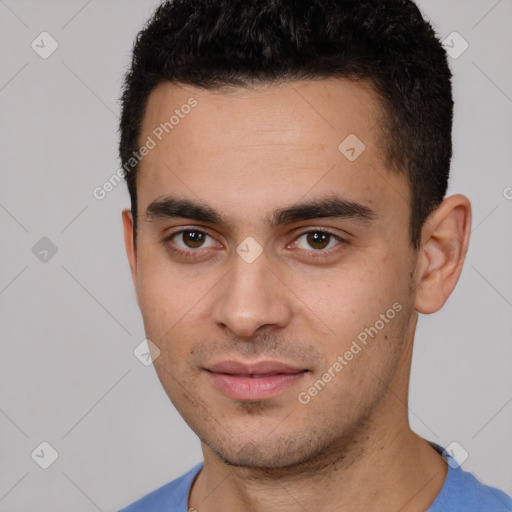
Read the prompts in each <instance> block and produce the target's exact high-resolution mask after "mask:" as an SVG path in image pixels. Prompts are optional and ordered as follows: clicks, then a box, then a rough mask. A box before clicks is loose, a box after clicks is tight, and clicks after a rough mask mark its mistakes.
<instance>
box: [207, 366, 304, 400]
mask: <svg viewBox="0 0 512 512" xmlns="http://www.w3.org/2000/svg"><path fill="white" fill-rule="evenodd" d="M208 374H209V375H210V378H211V379H212V381H213V385H214V386H215V387H216V388H217V389H218V390H219V391H220V392H221V393H222V394H224V395H226V396H227V397H228V398H232V399H233V400H262V399H265V398H271V397H273V396H275V395H277V394H278V393H280V392H281V391H283V390H284V389H286V388H289V387H290V386H293V385H294V384H297V383H298V382H299V381H300V380H301V379H302V378H303V377H304V375H305V374H306V371H303V372H300V373H279V374H276V375H270V376H268V377H245V376H239V375H228V374H225V373H213V372H208Z"/></svg>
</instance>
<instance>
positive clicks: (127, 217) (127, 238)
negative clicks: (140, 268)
mask: <svg viewBox="0 0 512 512" xmlns="http://www.w3.org/2000/svg"><path fill="white" fill-rule="evenodd" d="M122 220H123V230H124V245H125V248H126V255H127V257H128V263H129V265H130V271H131V274H132V280H133V285H134V287H135V296H136V299H137V304H139V296H138V292H137V290H138V279H137V250H136V245H135V238H134V229H133V227H134V226H133V216H132V212H131V210H129V209H125V210H123V212H122Z"/></svg>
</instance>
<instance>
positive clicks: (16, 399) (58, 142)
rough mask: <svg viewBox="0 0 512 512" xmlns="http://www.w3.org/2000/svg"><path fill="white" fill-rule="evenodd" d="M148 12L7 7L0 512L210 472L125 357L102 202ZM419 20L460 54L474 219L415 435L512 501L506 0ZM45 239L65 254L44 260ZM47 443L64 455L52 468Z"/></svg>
mask: <svg viewBox="0 0 512 512" xmlns="http://www.w3.org/2000/svg"><path fill="white" fill-rule="evenodd" d="M156 4H157V2H156V1H140V0H139V1H128V0H124V1H119V0H117V1H102V2H100V1H99V0H92V1H88V2H86V1H84V0H73V1H70V0H66V1H63V0H62V1H55V0H54V1H45V2H35V1H32V2H28V1H23V0H5V1H3V0H0V38H1V43H2V45H1V48H2V52H1V53H2V60H1V62H2V66H1V69H0V108H1V116H0V118H1V130H2V131H1V144H2V146H1V156H2V162H1V173H2V174H1V187H0V229H1V232H2V251H0V263H1V265H0V325H1V341H2V344H1V347H2V357H1V358H0V365H1V366H0V378H1V386H0V429H1V445H0V460H1V461H2V462H1V476H0V512H6V511H9V512H18V511H27V510H36V509H37V510H38V511H40V512H46V511H52V512H54V511H56V510H73V511H74V512H82V511H83V512H90V511H95V510H102V511H114V510H116V509H117V508H119V507H120V506H122V505H125V504H127V503H129V502H131V501H133V500H135V499H136V498H138V497H140V496H142V495H143V494H145V493H147V492H149V491H151V490H153V489H155V488H156V487H158V486H160V485H162V484H164V483H165V482H168V481H169V480H171V479H173V478H175V477H177V476H178V475H180V474H182V473H183V472H184V471H185V470H187V469H188V468H190V467H191V466H192V465H194V464H196V463H197V462H199V461H200V460H202V454H201V451H200V444H199V441H198V440H197V438H196V436H195V435H194V434H193V433H192V432H191V431H190V429H189V428H188V427H187V425H186V424H185V423H184V421H183V420H182V419H181V417H180V416H179V415H178V414H177V412H176V411H175V410H174V408H173V406H172V404H171V403H170V402H169V400H168V398H167V396H166V395H165V393H164V391H163V390H162V388H161V386H160V383H159V381H158V379H157V377H156V374H155V372H154V370H153V368H152V367H151V366H144V365H143V364H142V363H141V362H140V361H139V360H138V359H137V358H136V357H135V356H134V354H133V350H134V349H135V347H137V346H138V345H139V344H140V343H141V341H142V340H143V339H144V331H143V325H142V320H141V316H140V312H139V310H138V308H137V304H136V301H135V296H134V292H133V289H132V282H131V277H130V274H129V267H128V263H127V260H126V255H125V251H124V245H123V238H122V224H121V210H122V208H124V207H126V206H129V198H128V193H127V191H126V187H125V185H124V183H121V184H120V185H118V186H117V187H116V188H115V189H114V190H113V191H112V192H110V193H109V194H108V195H107V197H106V198H105V199H103V200H101V201H100V200H97V199H95V198H94V197H93V194H92V191H93V189H94V188H95V187H97V186H101V185H102V184H103V183H104V182H105V181H106V180H107V179H108V178H109V177H110V176H111V175H112V174H114V173H115V172H116V170H117V169H118V168H119V162H118V159H117V144H118V135H117V124H118V112H119V104H118V101H117V100H118V97H119V92H120V85H121V78H122V74H123V72H124V71H125V69H126V66H127V64H128V60H129V55H130V50H131V47H132V41H133V39H134V37H135V35H136V33H137V31H138V30H139V29H140V28H141V27H142V24H143V22H144V21H145V20H146V18H147V16H148V15H149V14H150V12H151V11H152V10H153V8H154V6H155V5H156ZM421 9H422V11H423V12H424V13H425V15H427V16H428V17H429V18H430V19H431V20H432V22H433V23H434V24H435V28H436V30H437V33H438V35H439V36H440V37H441V38H442V39H444V38H445V37H447V36H448V35H449V34H451V33H452V32H453V31H457V32H458V33H460V34H461V35H462V37H463V38H464V39H465V40H466V41H467V42H468V43H469V47H468V49H467V50H466V51H465V52H464V53H463V54H462V55H460V56H459V57H458V58H450V65H451V68H452V70H453V72H454V75H455V76H454V92H455V101H456V110H455V126H454V143H455V145H454V151H455V155H454V159H453V166H452V179H451V185H450V190H449V193H450V194H451V193H455V192H461V193H464V194H466V195H468V196H469V198H470V199H471V200H472V203H473V215H474V217H473V228H472V229H473V233H472V241H471V244H470V249H469V252H468V255H467V261H466V265H465V269H464V271H463V274H462V276H461V279H460V281H459V284H458V286H457V288H456V290H455V292H454V294H453V295H452V297H451V298H450V299H449V300H448V303H447V304H446V306H445V307H444V309H442V310H441V311H440V312H439V313H437V314H435V315H430V316H422V317H421V318H420V322H419V327H418V331H417V336H416V344H415V352H414V361H413V369H412V381H411V395H410V410H411V413H410V419H411V424H412V427H413V428H414V429H415V430H416V431H417V432H418V433H419V434H420V435H423V436H424V437H426V438H428V439H430V440H433V441H435V442H437V443H439V444H442V445H444V446H446V445H448V444H449V443H451V442H452V441H457V442H458V443H459V444H460V445H461V446H462V447H464V449H465V450H467V452H468V453H469V458H468V459H467V460H466V461H465V462H464V463H463V468H464V469H468V470H471V471H473V472H474V473H475V474H476V475H477V476H478V477H479V478H480V479H481V480H482V481H484V482H486V483H491V484H493V485H495V486H498V487H501V488H502V489H503V490H505V491H506V492H508V493H512V476H511V475H512V472H511V470H510V460H511V458H512V443H511V442H510V432H511V427H512V403H511V402H512V372H511V371H510V362H511V360H512V359H511V356H512V343H511V340H512V323H511V318H512V314H511V313H512V272H511V271H510V261H511V255H512V230H511V229H510V226H511V222H510V221H511V218H512V217H511V214H512V200H511V199H510V198H511V197H512V189H511V188H507V187H512V175H511V172H510V165H511V161H512V144H511V142H512V141H511V134H512V115H511V114H512V66H511V59H510V49H511V48H512V35H511V34H512V30H511V29H512V26H511V20H512V0H501V1H496V0H471V1H467V0H465V1H463V0H458V1H454V0H450V2H446V1H444V0H424V1H423V2H421ZM43 31H47V32H49V33H50V34H51V36H52V37H53V38H54V39H55V40H56V41H57V42H58V45H59V47H58V49H57V50H56V51H55V52H54V53H53V54H52V55H51V56H50V57H48V58H47V59H43V58H41V57H40V56H39V54H38V53H36V52H35V51H34V50H33V49H32V48H31V43H32V41H33V40H36V42H37V41H38V40H39V41H40V39H37V37H38V36H39V34H40V33H41V32H43ZM454 44H455V43H454ZM457 45H458V46H457ZM40 46H41V43H40ZM44 46H45V49H48V48H49V43H48V41H47V42H46V43H44ZM460 48H461V46H460V45H459V43H456V44H455V49H456V50H457V49H460ZM507 197H508V199H507ZM43 237H46V238H48V239H49V240H51V242H52V243H53V244H54V246H55V247H56V248H57V252H56V254H54V255H52V252H51V251H50V252H49V253H48V254H47V255H46V261H40V259H39V258H42V257H43V255H44V253H40V254H37V253H38V251H42V250H44V249H45V248H48V244H49V242H48V241H47V240H43V241H42V242H40V240H41V238H43ZM38 243H39V245H36V244H38ZM34 246H36V249H34V250H33V247H34ZM34 252H35V253H36V254H37V256H38V257H36V254H34ZM43 441H46V442H48V443H49V444H50V445H51V446H52V447H53V448H54V449H55V450H56V451H57V452H58V458H57V459H56V460H55V462H54V463H53V464H52V465H51V466H50V467H48V469H42V468H41V467H40V466H39V465H38V463H42V462H44V461H43V459H45V457H46V461H49V459H48V457H50V452H49V450H48V449H46V451H45V449H44V447H43V452H41V448H39V449H38V447H39V445H40V443H41V442H43ZM37 449H38V450H37ZM34 450H36V452H35V453H36V455H34V457H32V456H31V454H32V453H33V452H34ZM38 453H39V457H38V456H37V454H38ZM36 461H38V463H36Z"/></svg>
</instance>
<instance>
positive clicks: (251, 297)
mask: <svg viewBox="0 0 512 512" xmlns="http://www.w3.org/2000/svg"><path fill="white" fill-rule="evenodd" d="M219 284H220V286H219V287H218V288H217V290H216V292H217V297H216V303H215V305H214V308H213V319H214V321H215V323H216V324H217V325H219V326H221V327H223V328H227V329H229V330H230V331H231V332H232V333H233V334H234V335H236V337H239V338H250V337H252V336H255V335H256V334H257V331H258V329H260V328H262V327H265V328H266V329H271V328H275V329H278V328H280V327H284V326H285V325H287V324H288V323H289V322H290V319H291V317H292V305H291V302H290V297H289V294H287V293H286V292H287V287H286V286H285V285H284V283H283V281H282V278H280V277H279V276H278V274H277V272H276V271H275V270H272V269H271V268H270V266H269V264H268V260H267V259H266V258H265V253H263V254H261V255H260V256H259V257H258V258H257V259H256V260H255V261H253V262H251V263H247V262H246V261H245V260H244V259H243V258H241V257H240V256H239V255H238V254H234V255H233V263H232V267H231V270H230V271H229V272H228V273H227V275H226V276H225V277H224V279H222V281H221V283H219ZM262 330H263V329H262Z"/></svg>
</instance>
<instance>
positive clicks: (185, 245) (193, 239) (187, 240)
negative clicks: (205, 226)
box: [169, 229, 215, 250]
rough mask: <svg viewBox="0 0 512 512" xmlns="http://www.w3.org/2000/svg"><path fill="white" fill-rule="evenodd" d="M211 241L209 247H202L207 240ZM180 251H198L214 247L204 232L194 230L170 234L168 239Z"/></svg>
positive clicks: (213, 243) (212, 241)
mask: <svg viewBox="0 0 512 512" xmlns="http://www.w3.org/2000/svg"><path fill="white" fill-rule="evenodd" d="M208 238H209V239H211V243H210V244H209V245H206V246H205V245H204V244H205V241H206V240H207V239H208ZM169 240H172V241H173V242H174V243H175V244H176V245H177V246H178V247H179V248H180V249H184V250H187V249H199V248H202V247H212V246H214V245H215V240H213V238H212V237H211V236H210V235H208V234H207V233H205V232H204V231H198V230H196V229H184V230H182V231H178V232H177V233H174V234H172V235H171V236H170V237H169Z"/></svg>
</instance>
